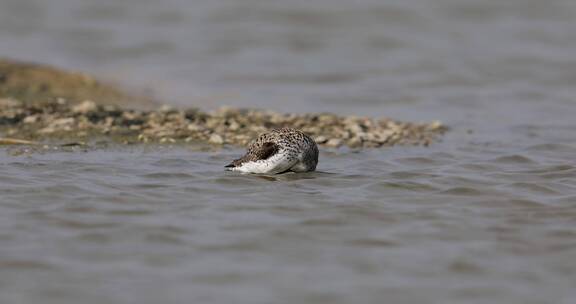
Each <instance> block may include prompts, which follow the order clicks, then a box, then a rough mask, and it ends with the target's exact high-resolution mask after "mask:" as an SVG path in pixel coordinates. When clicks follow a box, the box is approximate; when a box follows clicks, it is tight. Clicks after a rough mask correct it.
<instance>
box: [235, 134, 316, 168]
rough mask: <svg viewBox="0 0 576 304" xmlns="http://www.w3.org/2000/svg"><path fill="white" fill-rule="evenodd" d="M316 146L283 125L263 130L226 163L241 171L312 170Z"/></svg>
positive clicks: (314, 163) (303, 135) (302, 135)
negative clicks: (241, 151) (241, 152)
mask: <svg viewBox="0 0 576 304" xmlns="http://www.w3.org/2000/svg"><path fill="white" fill-rule="evenodd" d="M316 164H318V147H317V146H316V143H315V142H314V140H313V139H312V138H310V137H309V136H308V135H306V134H304V133H303V132H301V131H298V130H295V129H290V128H283V129H277V130H273V131H270V132H268V133H264V134H262V135H260V136H258V138H256V139H255V140H253V141H252V142H251V143H250V144H249V145H248V151H247V152H246V154H245V155H244V156H242V157H240V158H239V159H236V160H234V161H232V162H231V163H230V164H229V165H227V166H226V170H229V171H238V172H243V173H267V174H277V173H284V172H289V171H292V172H307V171H314V170H315V169H316Z"/></svg>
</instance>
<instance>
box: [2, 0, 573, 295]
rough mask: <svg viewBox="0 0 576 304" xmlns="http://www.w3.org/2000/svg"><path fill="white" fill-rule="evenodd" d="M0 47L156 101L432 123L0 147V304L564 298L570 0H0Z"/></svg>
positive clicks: (568, 270) (569, 291) (569, 278)
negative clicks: (320, 132) (218, 138)
mask: <svg viewBox="0 0 576 304" xmlns="http://www.w3.org/2000/svg"><path fill="white" fill-rule="evenodd" d="M0 56H3V57H11V58H15V59H21V60H29V61H35V62H40V63H48V64H53V65H56V66H60V67H65V68H70V69H74V70H83V71H86V72H89V73H91V74H96V75H100V76H102V77H103V78H106V79H114V80H116V81H119V82H120V83H123V84H124V85H126V86H131V87H136V88H142V87H147V88H150V89H151V90H153V91H154V94H157V95H158V96H159V97H160V98H161V99H162V100H166V101H167V102H170V103H172V104H174V105H179V106H198V107H201V108H204V109H212V108H216V107H218V106H221V105H225V104H226V105H232V106H241V107H258V108H267V109H273V110H279V111H287V112H334V113H339V114H355V115H370V116H373V117H378V116H390V117H393V118H398V119H405V120H411V121H430V120H434V119H440V120H442V121H443V122H444V123H446V124H447V125H449V126H451V128H452V131H451V132H450V133H448V134H447V136H445V137H444V140H443V141H442V142H441V143H437V144H435V145H433V146H432V147H429V148H415V147H395V148H388V149H378V150H365V151H360V152H355V153H353V152H351V151H347V150H324V151H322V154H321V159H320V165H319V172H316V173H310V174H294V175H284V176H279V177H274V178H272V177H268V178H264V177H255V176H241V175H237V174H229V173H225V172H223V171H222V170H221V169H222V165H224V164H225V163H227V162H228V161H229V160H230V159H232V158H234V157H236V156H237V155H238V154H240V153H241V152H242V150H241V149H239V148H227V149H224V150H221V151H216V152H206V151H204V152H203V151H195V150H194V149H193V148H191V147H185V146H184V147H183V146H180V147H130V148H113V149H109V150H97V151H89V152H87V153H80V152H77V153H48V154H37V155H32V156H29V157H23V156H19V157H17V156H11V155H10V153H2V154H1V155H0V170H1V174H0V302H1V303H7V304H12V303H44V304H48V303H59V304H60V303H98V304H103V303H142V304H144V303H250V304H257V303H330V304H335V303H384V302H386V303H508V304H511V303H512V304H513V303H522V304H526V303H566V304H568V303H573V302H574V299H576V289H575V288H574V286H576V264H575V263H574V260H575V258H576V164H575V163H576V132H575V131H576V118H575V117H576V105H575V104H574V102H575V100H576V1H572V0H548V1H535V0H499V1H497V0H391V1H383V0H380V1H379V0H355V1H350V0H307V1H304V0H289V1H286V0H284V1H280V0H194V1H185V0H163V1H158V0H82V1H80V0H76V1H73V0H51V1H41V0H0Z"/></svg>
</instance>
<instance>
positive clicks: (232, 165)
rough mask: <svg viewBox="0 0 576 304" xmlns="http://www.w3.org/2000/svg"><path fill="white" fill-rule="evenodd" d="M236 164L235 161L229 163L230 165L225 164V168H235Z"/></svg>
mask: <svg viewBox="0 0 576 304" xmlns="http://www.w3.org/2000/svg"><path fill="white" fill-rule="evenodd" d="M234 167H236V166H234V164H233V163H229V164H228V165H226V166H224V168H234Z"/></svg>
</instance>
